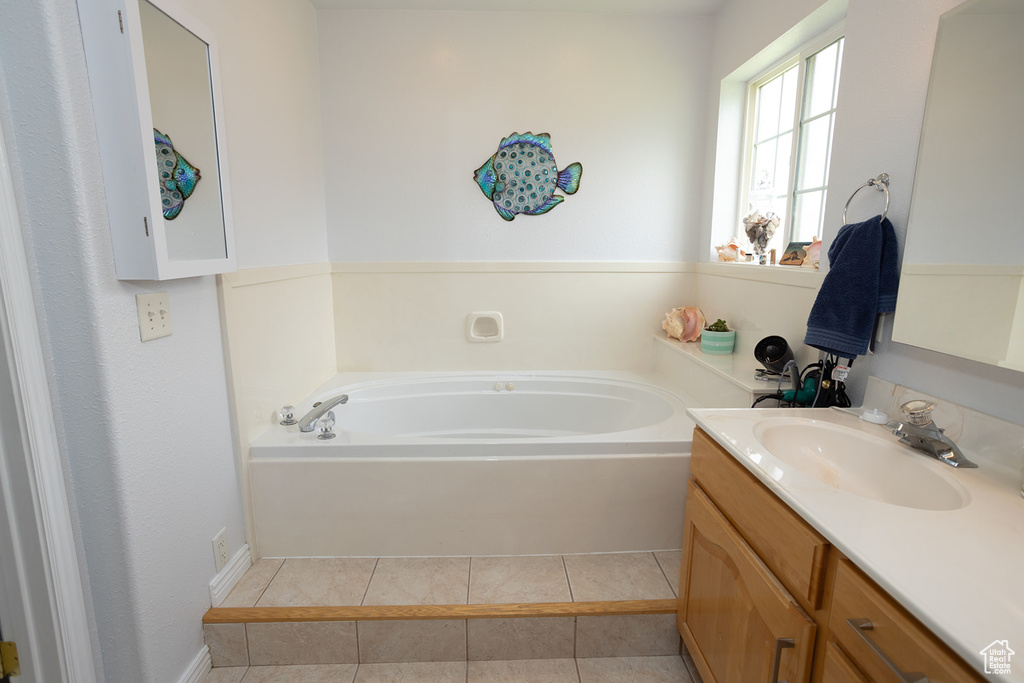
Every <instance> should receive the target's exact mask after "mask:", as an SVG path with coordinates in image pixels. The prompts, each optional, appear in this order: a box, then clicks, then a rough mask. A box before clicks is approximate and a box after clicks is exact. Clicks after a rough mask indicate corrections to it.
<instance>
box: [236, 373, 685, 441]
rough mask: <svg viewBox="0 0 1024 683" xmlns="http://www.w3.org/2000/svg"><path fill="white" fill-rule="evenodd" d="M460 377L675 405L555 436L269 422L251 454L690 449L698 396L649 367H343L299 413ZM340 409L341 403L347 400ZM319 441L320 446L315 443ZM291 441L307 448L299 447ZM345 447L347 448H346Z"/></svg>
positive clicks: (305, 401)
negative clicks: (639, 421) (332, 429)
mask: <svg viewBox="0 0 1024 683" xmlns="http://www.w3.org/2000/svg"><path fill="white" fill-rule="evenodd" d="M460 378H473V379H478V378H479V379H483V378H487V379H488V381H494V382H509V381H511V382H521V381H528V380H531V379H532V380H536V379H553V380H557V379H565V380H570V381H585V382H588V383H600V382H607V383H612V384H617V385H625V386H629V387H631V388H640V389H642V390H644V391H649V392H652V393H655V394H657V395H660V396H661V397H663V398H665V399H666V400H667V401H668V402H669V403H670V404H671V405H672V406H673V408H674V412H673V414H672V415H670V416H669V417H668V418H666V419H665V420H663V421H662V422H660V423H656V424H654V425H648V426H645V427H642V428H639V429H630V430H625V431H618V432H605V433H600V434H585V435H572V436H556V437H524V438H517V439H497V438H479V439H462V438H460V439H454V438H423V437H401V436H393V435H381V434H376V433H371V432H355V431H346V430H341V431H339V432H338V436H337V437H336V438H334V439H332V440H330V441H320V440H318V439H317V438H316V436H315V435H314V434H313V433H300V432H299V431H298V428H297V427H294V426H292V427H283V426H280V425H276V424H268V425H267V428H266V429H264V430H263V431H262V432H261V433H260V434H258V435H257V436H256V437H254V438H253V439H252V441H251V442H250V443H249V444H248V451H249V459H250V460H256V459H258V460H264V459H287V460H298V459H303V458H310V459H320V458H323V457H359V458H368V457H374V456H380V457H382V459H386V460H389V461H395V460H397V459H398V458H400V457H403V456H400V455H394V456H382V455H381V451H380V449H381V447H384V446H398V447H406V446H409V447H412V446H415V447H416V451H417V455H416V456H415V459H421V458H425V457H430V458H443V457H453V458H455V459H462V458H464V457H467V455H468V454H467V453H460V454H458V455H450V452H451V451H453V450H459V451H463V450H470V449H479V448H486V450H487V454H486V455H483V454H480V455H477V456H476V457H477V458H479V459H488V458H496V457H540V456H547V455H551V456H565V457H576V456H579V457H583V456H587V455H590V456H595V455H617V454H630V455H632V454H637V455H638V454H651V453H661V452H665V453H685V452H689V451H690V446H691V444H692V439H693V429H694V427H695V423H694V422H693V420H692V419H691V418H690V417H689V416H688V415H687V414H686V410H687V409H688V408H690V407H698V406H699V404H698V403H697V402H696V401H694V400H693V399H692V398H691V397H690V396H689V395H688V394H686V392H684V391H683V390H682V389H681V388H680V387H679V386H678V385H675V384H673V383H672V382H670V381H668V380H666V379H665V378H663V377H661V376H659V375H657V374H655V373H652V372H635V371H626V370H617V371H610V370H608V371H564V370H546V371H545V370H540V371H490V370H474V371H448V372H437V371H432V372H339V373H336V374H335V375H334V376H333V377H331V378H329V379H328V380H327V381H325V382H324V383H323V384H321V385H320V386H319V387H317V388H316V389H315V390H314V391H313V392H311V393H310V394H308V395H307V396H306V397H304V398H303V400H302V401H300V402H299V403H297V404H295V406H296V413H297V414H302V413H303V412H304V411H305V410H306V409H308V408H309V407H310V406H311V405H312V404H313V402H314V401H316V400H320V399H322V398H325V397H326V396H328V395H336V394H337V393H339V392H341V391H342V390H349V389H351V390H355V389H358V388H365V387H368V386H373V385H375V384H378V383H380V384H381V385H384V386H398V385H401V384H404V383H414V384H426V383H429V382H431V381H438V380H444V379H449V380H454V379H460ZM342 409H343V407H342ZM313 448H318V449H319V450H318V451H312V449H313ZM293 449H301V450H302V451H303V452H302V453H301V455H300V454H296V453H295V452H294V450H293ZM342 451H344V455H342V453H341V452H342ZM470 457H472V456H470Z"/></svg>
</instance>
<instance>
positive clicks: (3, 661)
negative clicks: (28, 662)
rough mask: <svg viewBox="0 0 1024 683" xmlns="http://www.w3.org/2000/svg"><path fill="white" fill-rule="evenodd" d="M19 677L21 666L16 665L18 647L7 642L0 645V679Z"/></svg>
mask: <svg viewBox="0 0 1024 683" xmlns="http://www.w3.org/2000/svg"><path fill="white" fill-rule="evenodd" d="M20 675H21V665H20V664H18V645H17V644H16V643H13V642H7V641H5V642H2V643H0V678H2V677H4V676H20Z"/></svg>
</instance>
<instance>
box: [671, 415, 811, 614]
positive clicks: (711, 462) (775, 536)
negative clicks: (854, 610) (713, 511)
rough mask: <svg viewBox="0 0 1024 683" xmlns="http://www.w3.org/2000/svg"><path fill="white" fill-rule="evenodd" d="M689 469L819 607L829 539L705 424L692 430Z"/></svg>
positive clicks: (775, 568) (777, 569) (793, 587)
mask: <svg viewBox="0 0 1024 683" xmlns="http://www.w3.org/2000/svg"><path fill="white" fill-rule="evenodd" d="M690 467H691V472H692V473H693V477H694V479H696V480H697V481H698V482H699V483H700V486H701V488H703V489H704V490H705V491H706V492H707V494H708V496H710V497H711V499H712V500H713V501H715V504H716V505H717V506H718V507H719V509H721V510H722V511H723V512H724V514H725V516H726V517H728V518H729V521H731V522H732V524H733V525H734V526H735V527H736V528H737V529H739V530H740V533H741V534H742V535H743V537H744V539H745V540H746V541H747V543H749V544H750V546H751V547H752V548H753V549H754V552H756V553H757V555H758V556H759V557H760V558H761V560H762V561H764V563H765V564H766V565H768V567H769V569H771V570H772V573H774V574H775V576H777V577H778V579H779V581H781V582H782V585H784V586H785V587H786V588H787V589H788V590H789V592H790V593H792V594H793V596H794V597H795V598H796V599H797V601H798V602H799V603H800V604H801V606H802V607H803V608H804V609H807V610H809V611H815V610H818V609H820V608H821V602H822V591H823V588H824V585H825V564H826V562H827V560H828V552H829V548H830V547H831V546H830V544H829V542H828V541H827V540H825V538H824V537H823V536H822V535H821V534H819V533H818V532H817V531H815V530H814V529H812V528H811V527H810V526H809V525H808V524H807V522H805V521H803V520H802V519H800V516H799V515H797V514H796V513H795V512H793V511H792V510H790V509H789V507H787V506H786V504H785V503H783V502H782V501H781V500H779V499H778V497H776V495H775V494H774V493H772V492H771V491H769V490H768V488H767V487H766V486H765V485H764V484H762V483H761V482H759V481H758V480H757V478H756V477H755V476H754V475H753V474H751V473H750V472H748V471H747V469H746V468H745V467H743V465H741V464H740V463H738V462H736V460H735V459H734V458H733V457H732V456H731V455H730V454H729V453H728V452H727V451H725V449H723V448H722V447H721V446H719V445H718V444H717V443H715V441H714V440H713V439H712V438H711V437H710V436H708V435H707V434H706V433H705V432H704V431H703V430H701V429H696V430H694V433H693V457H692V460H691V463H690Z"/></svg>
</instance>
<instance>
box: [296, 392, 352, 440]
mask: <svg viewBox="0 0 1024 683" xmlns="http://www.w3.org/2000/svg"><path fill="white" fill-rule="evenodd" d="M347 402H348V394H341V395H340V396H335V397H333V398H329V399H327V400H326V401H317V402H316V403H314V404H313V408H312V410H310V411H309V412H308V413H306V414H305V415H303V416H302V419H300V420H299V431H300V432H311V431H313V430H314V429H316V423H317V420H319V419H320V418H321V417H323V416H324V415H326V414H327V412H328V411H329V410H330V409H331V408H334V407H335V406H340V405H342V404H344V403H347Z"/></svg>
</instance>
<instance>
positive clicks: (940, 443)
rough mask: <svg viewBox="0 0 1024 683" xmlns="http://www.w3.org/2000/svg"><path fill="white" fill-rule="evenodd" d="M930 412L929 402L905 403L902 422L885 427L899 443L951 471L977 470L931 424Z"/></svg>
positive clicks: (948, 439) (950, 440) (932, 406)
mask: <svg viewBox="0 0 1024 683" xmlns="http://www.w3.org/2000/svg"><path fill="white" fill-rule="evenodd" d="M934 408H935V404H934V403H932V402H931V401H922V400H915V401H907V402H906V403H904V404H903V405H901V406H900V410H901V411H903V415H904V417H905V418H906V419H905V421H903V422H900V421H899V420H893V421H891V422H889V424H887V425H885V426H886V428H888V429H891V430H892V433H893V434H894V435H896V436H898V437H899V438H900V441H901V442H903V443H905V444H907V445H908V446H910V447H911V448H916V449H917V450H919V451H924V452H925V453H927V454H928V455H930V456H932V457H933V458H935V459H936V460H938V461H940V462H944V463H946V464H947V465H949V466H951V467H977V465H976V464H974V463H973V462H971V461H970V460H968V459H967V457H966V456H965V455H964V454H963V453H961V452H960V449H959V448H958V447H957V445H956V444H955V443H953V440H952V439H950V438H949V437H948V436H946V435H945V434H943V431H942V429H940V428H939V427H938V425H936V424H935V423H934V422H932V418H931V412H932V409H934Z"/></svg>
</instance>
